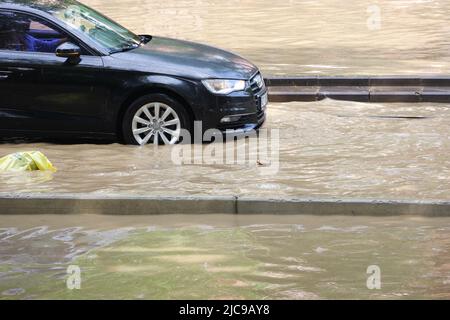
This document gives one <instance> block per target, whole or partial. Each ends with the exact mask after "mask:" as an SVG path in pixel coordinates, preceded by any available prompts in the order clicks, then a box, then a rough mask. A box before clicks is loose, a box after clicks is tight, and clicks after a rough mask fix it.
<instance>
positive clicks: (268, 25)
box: [0, 0, 450, 299]
mask: <svg viewBox="0 0 450 320" xmlns="http://www.w3.org/2000/svg"><path fill="white" fill-rule="evenodd" d="M84 2H85V3H86V4H88V5H92V6H94V7H95V8H97V9H99V10H100V11H102V12H104V13H106V14H107V15H108V16H110V17H112V18H114V19H116V20H117V21H119V22H121V23H122V24H124V25H126V26H127V27H129V28H130V29H132V30H134V31H136V32H137V33H149V34H152V35H160V36H169V37H176V38H181V39H188V40H193V41H200V42H204V43H209V44H212V45H215V46H219V47H223V48H225V49H229V50H233V51H235V52H237V53H239V54H241V55H243V56H245V57H247V58H249V59H251V60H252V61H254V62H255V63H256V64H258V65H259V66H260V67H261V69H262V70H263V72H264V73H265V74H266V75H305V74H324V75H335V74H339V75H349V74H351V75H355V74H360V75H366V74H430V73H433V74H446V73H448V72H449V71H450V59H449V58H450V57H449V55H450V53H449V52H450V51H449V49H450V48H449V44H448V38H449V35H450V26H449V25H448V15H449V13H450V2H448V1H436V0H416V1H406V0H405V1H401V0H399V1H388V0H378V1H376V4H377V5H378V9H379V10H380V13H381V15H380V17H381V20H380V21H379V25H378V24H377V23H375V24H370V23H369V25H370V26H372V27H369V26H368V19H369V18H370V17H371V15H373V12H376V11H377V10H378V9H377V8H374V7H371V5H373V3H374V1H368V0H367V1H366V0H358V1H338V0H323V1H308V0H304V1H300V0H297V1H296V0H290V1H283V2H281V1H269V0H257V1H235V0H230V1H219V0H181V1H180V0H176V1H175V0H167V1H135V0H120V1H119V0H108V1H106V0H84ZM368 10H369V12H368ZM374 10H375V11H374ZM372 22H373V21H372ZM264 128H265V129H268V130H270V129H277V130H279V134H280V140H279V142H280V143H279V168H278V170H277V171H276V172H274V173H272V174H265V175H261V174H260V169H261V168H260V165H261V164H260V163H257V162H256V161H255V162H249V163H245V164H223V165H217V164H216V165H208V164H205V163H203V164H201V165H195V164H193V165H182V166H178V165H175V164H174V162H173V161H172V151H173V149H172V147H159V148H157V149H154V148H153V147H152V146H149V147H141V148H139V147H130V146H123V145H119V144H117V143H111V144H95V143H92V142H91V143H88V144H79V143H75V144H70V143H69V144H67V143H65V144H61V143H51V142H48V141H46V142H39V141H31V142H30V141H29V140H27V141H22V142H21V141H20V140H15V141H13V143H11V141H2V142H1V143H0V157H1V156H3V155H6V154H9V153H13V152H18V151H29V150H39V151H42V152H43V153H44V154H46V155H47V156H48V157H49V158H50V160H51V161H52V162H53V164H54V165H55V166H56V167H57V168H58V172H56V173H47V172H29V173H0V181H1V183H0V192H2V193H50V192H54V193H92V194H100V195H101V194H119V195H127V194H133V195H153V196H156V195H166V196H167V195H169V196H170V195H173V196H179V195H220V196H223V195H239V196H251V197H261V198H270V197H272V198H274V197H276V198H282V197H289V198H292V197H307V198H312V197H337V198H375V199H380V198H383V199H402V200H407V199H410V200H416V199H422V200H425V199H426V200H430V199H434V200H448V195H449V194H450V178H449V177H450V160H449V159H448V154H449V151H450V144H449V134H448V132H449V129H450V108H449V106H447V105H444V104H432V103H422V104H361V103H356V102H339V101H332V100H324V101H321V102H317V103H289V104H270V106H269V111H268V121H267V123H266V124H265V126H264ZM207 147H208V146H201V148H207ZM233 148H234V146H233V145H230V144H226V145H225V149H224V150H228V149H233ZM262 165H263V166H264V163H263V164H262ZM0 214H1V212H0ZM449 231H450V220H449V219H448V218H435V219H427V218H420V217H403V216H402V217H401V218H399V217H392V218H375V217H309V216H296V217H294V216H270V215H266V216H227V215H220V213H218V214H217V215H206V216H196V215H192V216H151V217H129V216H128V217H125V216H124V217H111V216H96V215H75V216H64V217H59V216H1V217H0V299H45V298H57V299H77V298H87V299H102V298H115V299H327V298H338V299H342V298H350V299H355V298H362V299H381V298H387V299H394V298H400V299H411V298H419V299H450V264H449V256H450V255H449V254H450V232H449ZM69 265H75V266H78V267H80V270H81V280H82V283H81V290H69V289H68V288H67V285H66V280H67V272H66V270H67V268H68V266H69ZM369 266H377V267H379V268H380V270H381V284H382V288H381V290H369V289H368V288H367V283H366V282H367V278H368V276H369V275H368V274H367V273H366V271H367V268H368V267H369Z"/></svg>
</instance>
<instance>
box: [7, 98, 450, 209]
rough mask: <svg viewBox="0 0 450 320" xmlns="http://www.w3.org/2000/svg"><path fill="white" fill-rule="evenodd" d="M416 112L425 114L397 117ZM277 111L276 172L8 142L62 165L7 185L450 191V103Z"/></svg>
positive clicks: (159, 155)
mask: <svg viewBox="0 0 450 320" xmlns="http://www.w3.org/2000/svg"><path fill="white" fill-rule="evenodd" d="M409 116H414V117H422V118H419V119H408V118H400V119H398V118H390V117H409ZM268 119H269V120H268V122H267V124H266V125H265V127H266V128H268V129H271V128H275V129H280V169H279V172H278V173H277V174H276V175H261V174H260V168H259V167H258V165H257V163H254V164H253V163H247V164H242V165H238V164H235V165H207V164H203V165H184V166H176V165H175V164H174V163H173V162H172V161H171V153H172V149H171V147H159V148H157V149H156V150H155V149H154V148H153V146H147V147H143V148H138V147H133V146H123V145H119V144H110V145H108V144H106V145H95V144H81V145H80V144H79V145H70V144H67V145H60V144H49V143H29V144H20V143H19V144H8V143H5V144H0V155H6V154H9V153H13V152H17V151H20V150H33V149H35V150H40V151H42V152H43V153H44V154H46V155H47V156H48V157H49V159H50V160H51V161H52V162H53V164H54V165H55V166H56V167H57V168H58V172H57V173H55V174H51V175H50V176H49V175H47V174H45V173H20V174H14V175H11V174H4V173H2V174H1V180H2V183H1V184H0V192H24V193H25V192H28V193H29V192H68V193H70V192H73V193H84V192H93V193H97V194H137V195H169V196H179V195H220V196H222V195H231V196H235V195H239V196H252V197H315V196H324V197H330V196H333V197H334V196H335V197H340V198H342V197H344V198H345V197H359V198H393V199H405V200H406V199H437V200H448V194H449V193H450V178H449V177H450V160H449V158H448V156H447V155H448V152H449V151H450V144H449V142H450V141H449V139H450V138H449V135H448V132H449V130H450V108H449V107H448V106H446V105H442V104H432V103H423V104H362V103H356V102H339V101H333V100H325V101H321V102H317V103H290V104H271V105H270V108H269V115H268ZM206 147H207V146H204V148H206ZM228 147H230V146H229V145H228Z"/></svg>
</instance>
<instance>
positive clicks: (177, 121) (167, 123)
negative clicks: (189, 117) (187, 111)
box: [164, 119, 180, 127]
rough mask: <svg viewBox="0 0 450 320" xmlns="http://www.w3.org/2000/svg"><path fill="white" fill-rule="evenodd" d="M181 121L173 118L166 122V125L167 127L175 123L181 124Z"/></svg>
mask: <svg viewBox="0 0 450 320" xmlns="http://www.w3.org/2000/svg"><path fill="white" fill-rule="evenodd" d="M179 123H180V120H178V119H173V120H170V121H167V122H164V126H165V127H167V126H173V125H175V124H179Z"/></svg>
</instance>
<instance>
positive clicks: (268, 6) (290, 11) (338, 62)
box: [84, 0, 450, 76]
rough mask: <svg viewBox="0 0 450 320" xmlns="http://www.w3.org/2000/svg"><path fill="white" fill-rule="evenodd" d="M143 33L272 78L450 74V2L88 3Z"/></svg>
mask: <svg viewBox="0 0 450 320" xmlns="http://www.w3.org/2000/svg"><path fill="white" fill-rule="evenodd" d="M84 3H86V4H87V5H90V6H93V7H95V8H97V9H99V10H100V11H101V12H103V13H105V14H106V15H108V16H110V17H111V18H113V19H115V20H117V21H118V22H120V23H122V24H123V25H125V26H126V27H128V28H129V29H131V30H133V31H135V32H137V33H147V34H152V35H159V36H168V37H174V38H180V39H187V40H193V41H199V42H204V43H208V44H211V45H214V46H219V47H222V48H225V49H228V50H232V51H234V52H236V53H239V54H241V55H243V56H245V57H247V58H249V59H250V60H252V61H254V62H255V63H256V64H257V65H258V66H260V67H261V69H262V71H263V72H264V73H265V75H291V76H292V75H304V74H322V75H333V74H337V75H355V74H358V75H366V74H371V75H373V74H381V75H385V74H403V75H405V74H407V75H414V74H437V73H438V74H448V73H449V71H450V44H449V42H448V40H447V39H448V38H449V36H450V27H449V25H448V15H449V13H450V2H448V1H439V0H401V1H399V0H396V1H391V0H378V1H372V0H358V1H340V0H307V1H304V0H302V1H300V0H290V1H282V2H280V1H271V0H254V1H220V0H182V1H180V0H168V1H134V0H108V1H105V0H85V1H84Z"/></svg>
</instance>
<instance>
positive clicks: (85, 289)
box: [0, 215, 450, 299]
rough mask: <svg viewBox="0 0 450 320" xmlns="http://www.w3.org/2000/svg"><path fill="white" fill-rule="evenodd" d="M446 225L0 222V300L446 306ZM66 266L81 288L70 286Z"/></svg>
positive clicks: (412, 221)
mask: <svg viewBox="0 0 450 320" xmlns="http://www.w3.org/2000/svg"><path fill="white" fill-rule="evenodd" d="M449 222H450V221H449V219H446V218H442V219H441V218H439V219H426V218H417V217H415V218H413V217H403V218H402V219H401V220H398V218H361V217H360V218H358V217H326V218H325V217H310V216H302V217H299V216H295V217H294V216H282V217H280V216H232V215H212V216H208V215H207V216H204V215H202V216H151V217H108V216H96V215H88V216H65V217H62V216H45V215H44V216H4V217H2V218H1V219H0V299H48V298H55V299H77V298H82V299H108V298H109V299H413V298H415V299H449V298H450V265H449V263H448V261H449V260H448V256H449V253H450V236H449V234H450V233H449V231H450V227H449V226H450V223H449ZM69 266H75V267H77V268H79V270H80V271H81V274H80V276H81V290H69V289H68V287H67V280H68V279H69V278H68V273H67V270H68V267H69ZM371 266H372V267H373V266H376V267H377V268H379V270H380V272H381V273H380V276H381V289H380V290H369V289H368V286H367V280H368V278H369V276H370V275H369V274H367V270H368V268H369V267H371ZM72 268H73V267H72ZM69 287H70V286H69Z"/></svg>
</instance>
